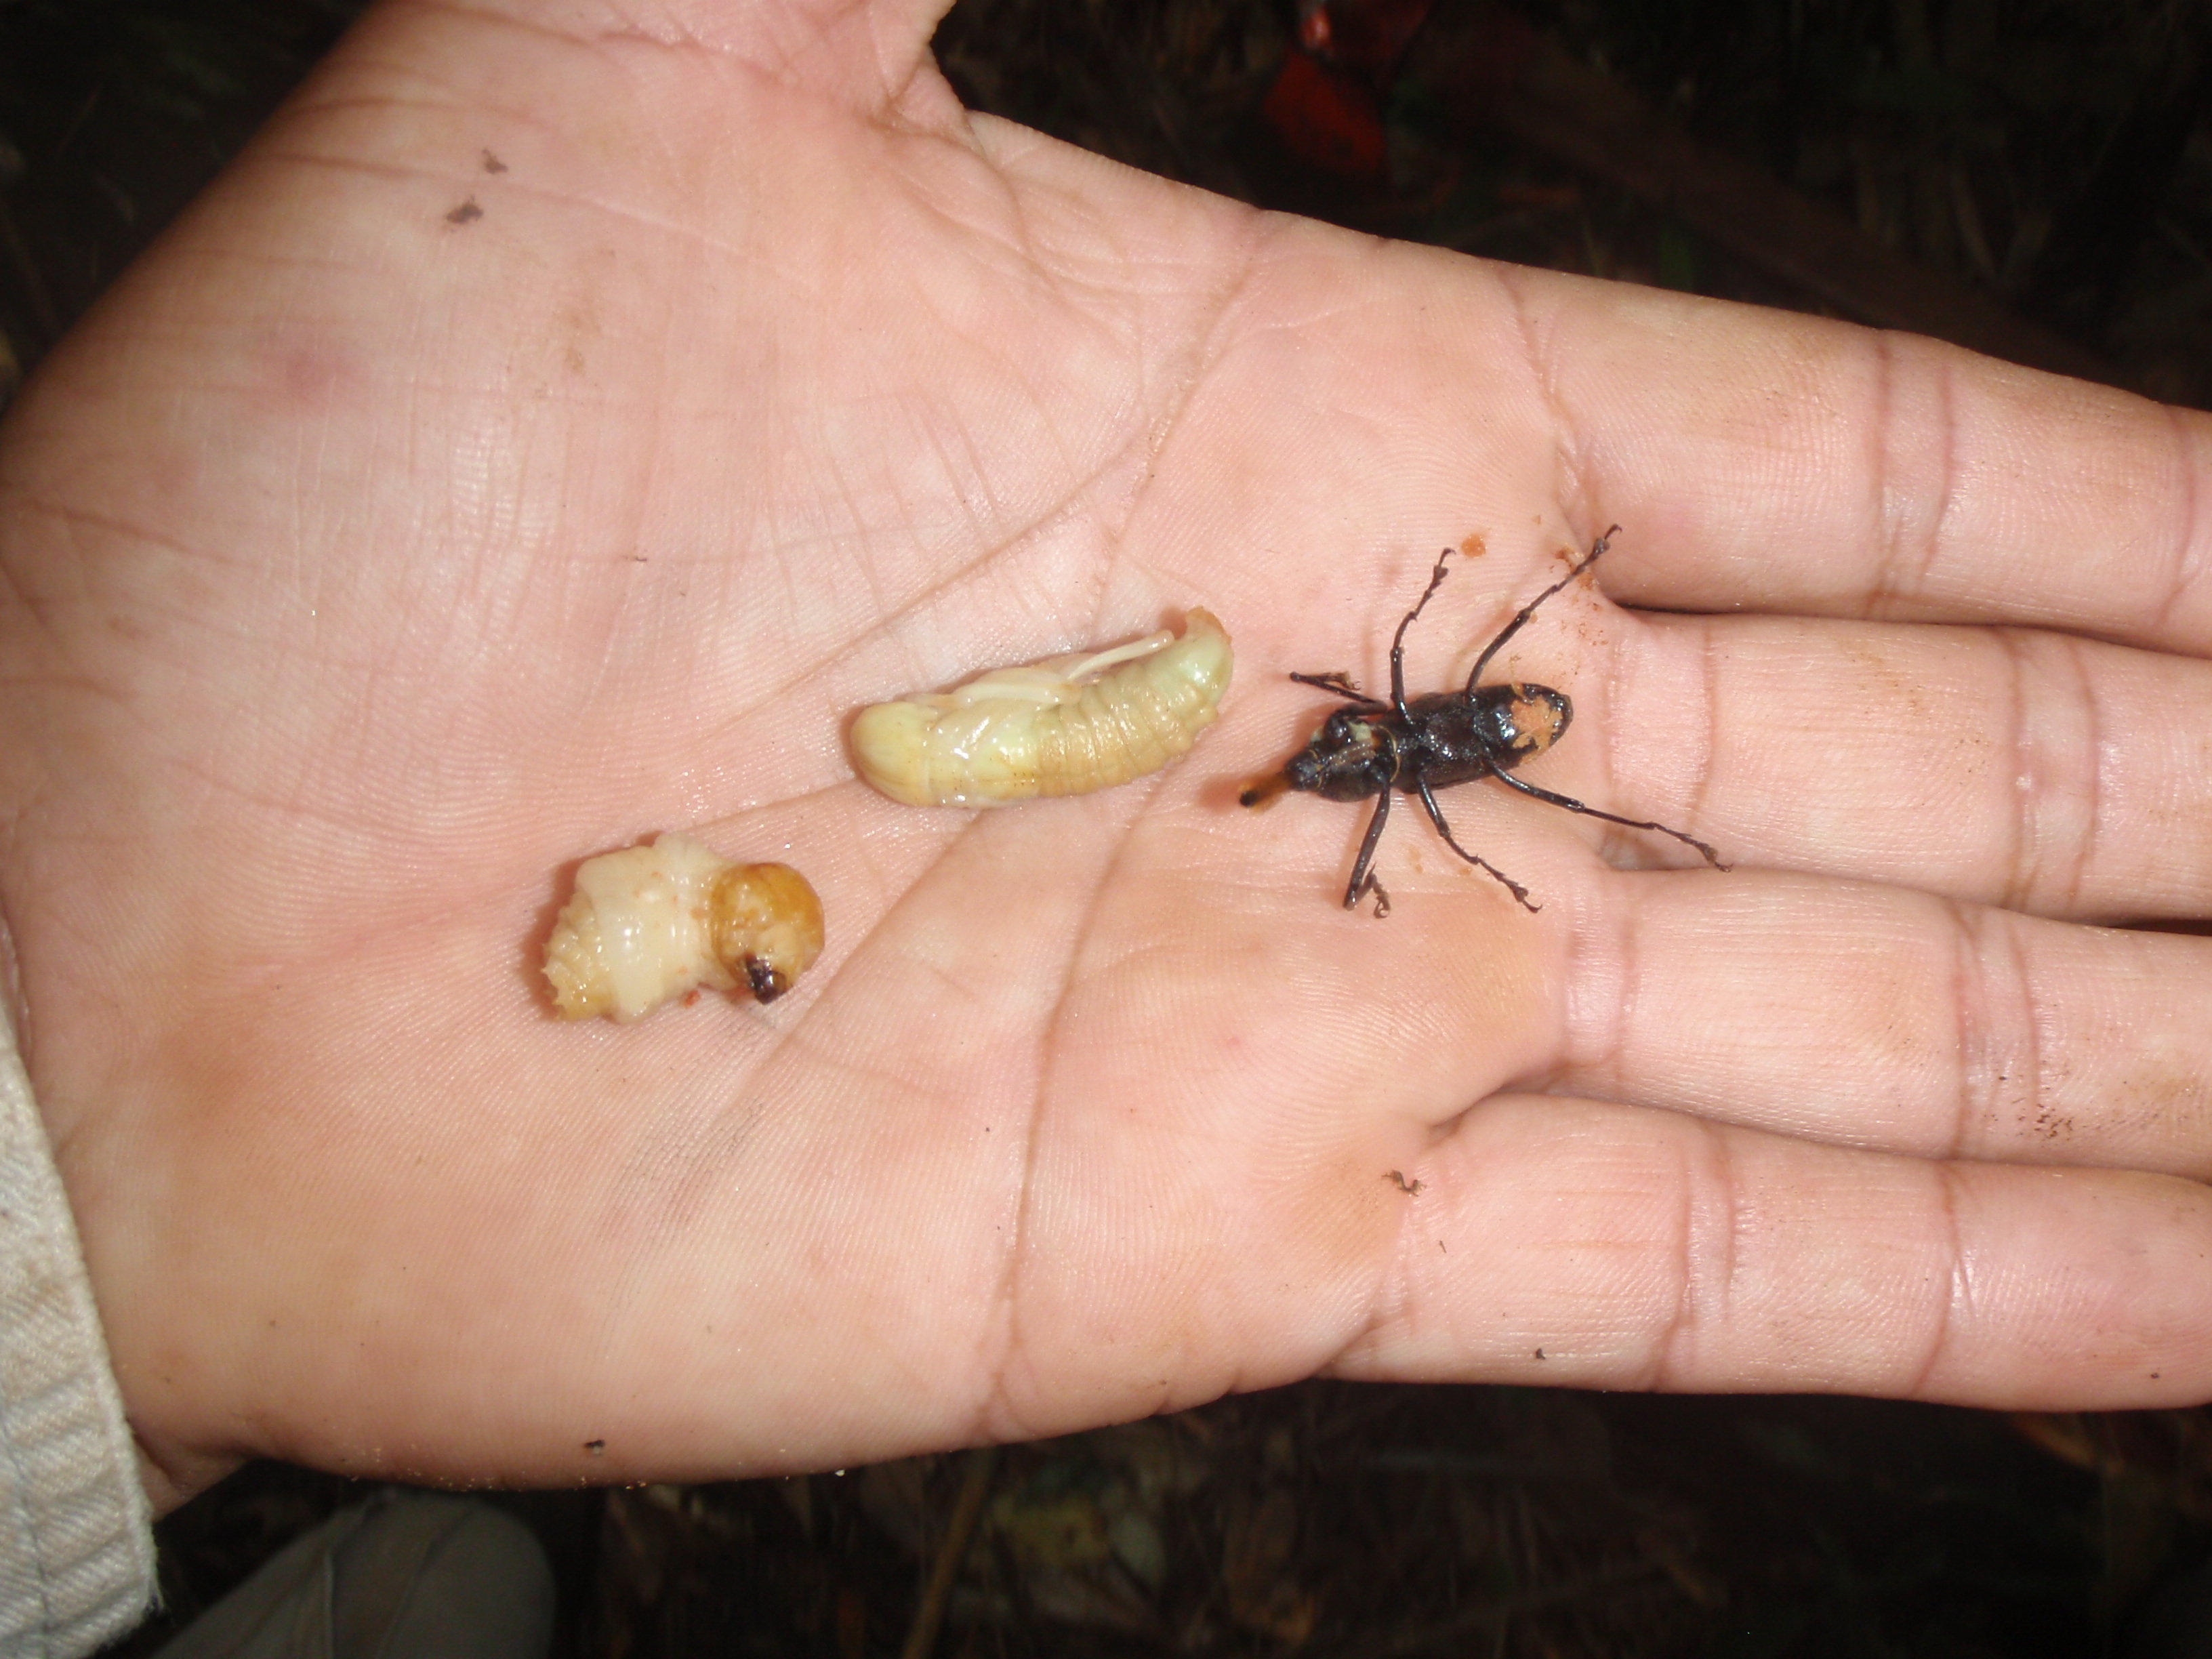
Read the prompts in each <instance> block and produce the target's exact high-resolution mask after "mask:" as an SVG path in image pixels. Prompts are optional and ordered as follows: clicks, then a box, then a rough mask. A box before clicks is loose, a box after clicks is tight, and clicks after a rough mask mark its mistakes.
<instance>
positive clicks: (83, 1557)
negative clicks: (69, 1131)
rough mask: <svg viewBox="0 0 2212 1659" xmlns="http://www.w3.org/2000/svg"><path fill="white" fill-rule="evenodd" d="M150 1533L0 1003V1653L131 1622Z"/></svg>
mask: <svg viewBox="0 0 2212 1659" xmlns="http://www.w3.org/2000/svg"><path fill="white" fill-rule="evenodd" d="M154 1583H155V1581H154V1534H153V1531H152V1528H151V1526H150V1524H149V1514H148V1510H147V1503H146V1492H145V1488H144V1487H143V1486H142V1485H141V1484H140V1482H139V1479H138V1460H137V1452H136V1449H135V1447H134V1446H133V1444H132V1442H131V1425H129V1423H128V1422H126V1421H125V1419H124V1415H123V1396H122V1394H121V1393H120V1391H118V1389H117V1388H116V1386H115V1376H114V1372H113V1371H112V1370H111V1369H110V1367H109V1364H108V1358H107V1342H106V1338H105V1337H104V1336H103V1335H102V1334H101V1332H100V1313H99V1310H98V1309H96V1308H95V1307H94V1305H93V1300H92V1281H91V1279H89V1277H88V1275H87V1274H86V1273H85V1267H84V1257H83V1255H82V1252H81V1251H80V1250H79V1249H78V1247H77V1238H76V1223H75V1221H74V1220H73V1219H72V1218H71V1217H70V1208H69V1198H68V1195H67V1194H65V1193H64V1191H63V1189H62V1182H61V1176H59V1175H58V1173H56V1171H55V1169H54V1159H53V1153H52V1149H51V1148H50V1147H49V1146H48V1144H47V1141H46V1124H45V1122H44V1121H42V1120H41V1119H40V1116H39V1109H38V1106H37V1104H36V1103H34V1102H33V1100H32V1099H31V1085H30V1079H28V1078H27V1076H25V1074H24V1072H23V1062H22V1058H21V1054H19V1053H18V1052H17V1048H16V1044H15V1031H14V1030H13V1028H12V1027H11V1026H10V1025H9V1022H8V1018H7V1016H6V1013H5V1012H4V1011H0V1659H17V1656H23V1659H76V1656H78V1655H81V1654H86V1653H89V1652H91V1651H92V1650H94V1648H96V1647H98V1646H100V1644H102V1643H104V1642H110V1641H112V1640H114V1638H117V1637H118V1636H120V1635H122V1634H123V1633H124V1632H125V1631H128V1630H130V1629H131V1627H132V1626H134V1625H136V1624H137V1623H138V1622H139V1620H142V1619H143V1618H144V1617H145V1615H146V1613H148V1612H149V1609H150V1608H151V1607H152V1605H153V1601H154Z"/></svg>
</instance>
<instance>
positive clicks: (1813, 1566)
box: [0, 0, 2212, 1659]
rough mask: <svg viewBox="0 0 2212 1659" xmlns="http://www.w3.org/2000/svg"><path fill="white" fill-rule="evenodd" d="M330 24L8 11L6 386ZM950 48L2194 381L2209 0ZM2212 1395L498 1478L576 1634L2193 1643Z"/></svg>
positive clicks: (1276, 183) (1365, 186) (1344, 1657)
mask: <svg viewBox="0 0 2212 1659" xmlns="http://www.w3.org/2000/svg"><path fill="white" fill-rule="evenodd" d="M358 9H359V7H358V5H357V3H356V0H167V3H155V0H0V396H4V395H5V394H6V393H7V392H10V391H12V389H13V386H15V383H16V381H17V380H18V378H19V377H20V374H21V373H23V372H25V371H26V370H27V368H30V367H31V366H32V365H33V364H35V362H36V361H37V359H38V358H39V357H40V355H41V354H42V353H43V352H44V351H45V350H46V349H47V348H48V347H49V346H50V345H51V344H52V342H53V341H54V340H55V339H56V338H57V337H59V335H60V334H61V333H62V331H64V330H65V329H66V328H67V327H68V326H69V324H70V320H71V319H73V318H75V317H76V315H77V314H78V313H80V312H82V310H83V308H84V307H86V306H87V305H88V304H89V303H90V302H91V301H92V300H93V299H94V297H95V296H96V295H98V294H99V293H100V289H102V288H103V287H104V286H105V285H106V283H107V282H108V281H109V280H110V279H111V278H112V276H114V275H115V273H116V272H117V271H118V270H120V269H121V267H122V266H123V265H124V264H125V263H126V262H127V261H128V260H129V259H130V258H131V257H132V256H133V254H134V253H135V252H137V250H138V249H139V248H141V247H142V246H144V244H145V243H146V241H147V240H149V238H150V237H151V236H152V235H153V234H154V233H155V232H156V231H157V230H158V229H159V228H161V225H162V224H163V223H164V222H167V220H168V218H169V217H170V216H172V215H173V214H174V213H175V212H176V211H177V210H178V209H179V208H180V207H181V206H182V205H183V204H185V201H187V200H188V199H189V198H190V197H191V195H192V194H193V192H194V191H197V189H198V188H199V187H200V185H203V184H204V182H205V181H206V180H207V179H209V178H210V177H211V176H212V175H213V173H215V172H216V169H217V168H218V167H221V165H222V162H223V161H224V160H225V159H226V158H227V157H228V155H230V154H232V152H233V151H234V149H236V148H237V147H238V145H239V144H240V143H241V142H242V141H243V140H244V139H245V138H246V136H247V135H248V134H249V133H251V131H252V130H253V129H254V127H255V126H257V125H258V124H259V122H260V121H261V120H262V118H264V116H265V114H266V113H267V112H268V111H269V109H270V107H271V106H273V105H274V104H275V102H276V100H279V99H280V98H281V97H282V96H283V94H284V93H285V92H286V91H287V90H288V89H289V88H290V87H291V86H292V85H293V84H294V83H295V82H296V81H297V79H298V78H299V76H301V74H302V73H303V72H304V71H305V70H306V68H307V66H308V64H311V63H312V62H313V60H314V58H316V57H317V56H319V54H320V53H321V52H323V51H325V49H326V48H327V47H328V46H329V45H330V44H331V41H332V40H335V39H336V37H337V33H338V32H339V31H340V30H341V29H342V28H343V27H344V25H345V23H346V22H347V21H349V19H350V17H351V16H352V15H354V13H355V12H356V11H357V10H358ZM937 46H938V51H939V56H940V58H941V61H942V62H943V63H944V65H945V69H946V70H947V72H948V73H949V74H950V75H951V77H952V79H953V81H954V82H955V83H956V84H957V86H958V87H959V88H960V90H961V92H962V94H963V95H964V96H965V97H966V98H967V100H969V103H970V104H971V105H974V106H977V107H980V108H984V109H988V110H992V111H994V112H998V113H1000V114H1004V115H1006V116H1009V117H1012V118H1014V119H1017V120H1020V121H1023V122H1025V123H1028V124H1030V125H1035V126H1037V127H1040V128H1042V129H1043V130H1044V131H1048V132H1051V133H1054V134H1056V135H1058V136H1060V137H1065V138H1067V139H1070V140H1072V141H1073V142H1074V143H1079V144H1082V145H1085V146H1086V147H1088V148H1090V149H1096V150H1099V151H1101V152H1103V153H1104V154H1106V155H1113V156H1115V157H1118V158H1120V159H1122V160H1124V161H1129V162H1131V163H1133V164H1134V165H1136V166H1139V167H1146V168H1148V169H1150V170H1152V171H1155V172H1158V173H1164V174H1167V175H1169V176H1170V177H1174V178H1178V179H1187V180H1189V181H1191V182H1194V183H1196V184H1199V185H1204V186H1206V187H1207V188H1209V189H1212V190H1217V191H1224V192H1226V193H1229V194H1231V195H1235V196H1238V197H1243V198H1245V199H1247V200H1250V201H1254V202H1257V203H1260V204H1264V205H1267V206H1271V207H1280V208H1285V209H1289V210H1296V211H1298V212H1304V213H1310V214H1315V215H1317V216H1322V217H1324V218H1328V219H1332V220H1334V221H1337V222H1341V223H1344V224H1347V225H1352V226H1355V227H1358V228H1364V229H1368V230H1372V231H1376V232H1379V233H1383V234H1389V235H1394V236H1401V237H1407V238H1413V239H1418V240H1426V241H1431V242H1435V243H1437V244H1440V245H1442V246H1449V247H1454V248H1459V249H1462V250H1464V251H1467V252H1473V253H1479V254H1482V255H1485V256H1487V257H1490V258H1501V259H1510V260H1516V261H1520V262H1522V263H1528V264H1541V265H1547V266H1552V267H1554V268H1557V269H1560V270H1578V271H1586V272H1595V273H1596V274H1599V275H1601V276H1610V277H1617V278H1620V279H1622V280H1626V281H1631V282H1639V283H1656V284H1660V285H1663V286H1666V287H1670V288H1676V289H1686V290H1691V291H1695V292H1698V293H1703V294H1709V295H1720V296H1723V297H1727V298H1731V299H1741V300H1747V301H1755V302H1757V303H1760V304H1765V305H1775V306H1784V307H1795V308H1798V309H1802V310H1808V311H1817V312H1821V313H1827V314H1832V315H1838V316H1843V317H1848V318H1852V319H1859V320H1864V321H1869V322H1875V323H1881V324H1884V325H1891V326H1897V327H1903V328H1910V329H1915V330H1917V331H1923V332H1927V333H1931V334H1936V335H1939V336H1942V337H1947V338H1951V339H1954V340H1958V341H1960V342H1962V343H1967V344H1971V345H1973V346H1975V347H1976V348H1978V349H1983V350H1987V351H1990V352H1993V353H1995V354H1997V355H2000V356H2009V357H2013V358H2015V359H2016V360H2018V361H2021V362H2031V363H2036V364H2039V365H2043V366H2046V367H2051V368H2060V369H2063V370H2064V371H2066V372H2069V373H2073V374H2081V375H2085V376H2087V377H2090V378H2093V379H2099V380H2107V381H2110V382H2112V384H2115V385H2120V386H2130V387H2133V388H2136V389H2137V390H2141V391H2143V392H2148V393H2150V394H2151V395H2154V396H2156V397H2160V398H2166V399H2168V400H2171V401H2175V402H2180V403H2186V404H2195V405H2198V406H2203V405H2204V404H2206V400H2207V398H2208V397H2212V129H2208V125H2207V120H2206V114H2207V105H2208V101H2212V52H2208V46H2212V20H2208V17H2207V15H2206V10H2205V8H2204V7H2203V5H2200V4H2197V3H2182V0H1512V3H1510V5H1509V4H1507V3H1504V0H1331V3H1329V4H1328V5H1326V6H1322V5H1317V4H1315V3H1312V0H1121V3H1106V0H962V3H961V4H960V5H959V6H958V7H957V9H956V10H955V11H954V12H953V13H952V14H951V16H950V17H949V18H948V19H947V20H946V21H945V25H944V27H942V29H941V30H940V31H939V36H938V42H937ZM2208 1421H2212V1419H2207V1418H2206V1417H2205V1416H2204V1415H2203V1414H2202V1413H2195V1412H2160V1413H2132V1414H2125V1415H2117V1414H2116V1415H2106V1416H2093V1417H2051V1416H2014V1417H2007V1416H2002V1415H1998V1414H1993V1413H1976V1412H1967V1411H1956V1410H1948V1409H1942V1408H1936V1407H1912V1406H1904V1405H1898V1404H1894V1403H1887V1402H1870V1401H1850V1400H1826V1399H1734V1400H1715V1399H1682V1398H1649V1397H1637V1396H1618V1395H1583V1394H1571V1393H1565V1392H1557V1391H1545V1390H1540V1389H1509V1388H1410V1387H1409V1388H1395V1387H1364V1386H1352V1385H1346V1384H1340V1383H1310V1384H1306V1385H1304V1386H1301V1387H1298V1388H1293V1389H1283V1390H1279V1391H1278V1392H1275V1393H1273V1394H1267V1395H1252V1396H1246V1397H1242V1398H1237V1399H1231V1400H1225V1401H1218V1402H1216V1403H1215V1404H1213V1405H1211V1406H1207V1407H1201V1408H1200V1409H1198V1410H1194V1411H1191V1412H1187V1413H1182V1414H1181V1415H1179V1416H1176V1417H1173V1418H1166V1419H1157V1420H1155V1421H1152V1422H1148V1423H1142V1424H1135V1425H1127V1426H1125V1427H1122V1428H1117V1429H1109V1430H1104V1431H1099V1432H1097V1433H1093V1434H1088V1435H1080V1436H1076V1437H1071V1438H1068V1439H1065V1440H1060V1441H1054V1442H1049V1443H1042V1444H1038V1445H1033V1446H1026V1447H1018V1448H1007V1449H1002V1450H1000V1451H997V1452H980V1453H969V1454H963V1455H954V1456H946V1457H929V1458H918V1459H914V1460H910V1461H908V1462H901V1463H895V1464H888V1465H884V1466H880V1467H878V1468H872V1469H865V1470H852V1471H848V1472H845V1473H843V1474H821V1475H815V1476H811V1477H805V1478H799V1479H792V1480H764V1481H750V1482H733V1483H729V1484H723V1485H714V1486H647V1487H643V1488H638V1489H633V1490H623V1491H616V1492H606V1493H598V1492H588V1493H557V1494H536V1495H528V1494H526V1495H521V1496H518V1497H512V1498H499V1499H497V1500H495V1501H498V1502H501V1504H505V1505H507V1506H508V1507H511V1508H512V1509H513V1510H515V1511H516V1512H518V1513H520V1514H522V1515H523V1516H525V1517H526V1518H527V1519H529V1520H530V1521H531V1522H532V1524H533V1525H535V1526H536V1527H537V1528H538V1529H539V1531H540V1534H541V1535H542V1536H543V1537H544V1539H545V1541H546V1542H547V1544H548V1547H550V1549H551V1551H552V1552H553V1554H554V1557H555V1559H556V1563H557V1564H558V1565H559V1568H560V1570H561V1575H562V1582H563V1585H564V1595H565V1596H566V1598H567V1605H566V1606H565V1608H564V1613H563V1619H562V1635H561V1644H562V1651H563V1652H564V1653H568V1654H600V1653H605V1654H611V1655H618V1656H641V1659H642V1656H662V1655H667V1656H678V1655H691V1654H695V1653H707V1652H728V1653H738V1654H759V1655H763V1656H767V1655H777V1656H785V1655H789V1656H813V1655H822V1656H836V1659H866V1656H870V1655H877V1654H884V1655H889V1654H892V1653H900V1654H902V1655H906V1656H913V1659H921V1656H922V1655H925V1654H927V1653H930V1652H939V1653H943V1654H946V1655H961V1656H965V1655H994V1656H995V1655H1030V1654H1044V1653H1050V1654H1068V1655H1077V1656H1084V1655H1094V1654H1096V1655H1123V1654H1127V1655H1137V1654H1152V1653H1158V1652H1162V1651H1173V1652H1177V1653H1185V1654H1191V1655H1217V1654H1218V1655H1262V1656H1273V1655H1283V1656H1288V1655H1293V1654H1295V1655H1300V1656H1304V1655H1314V1656H1329V1659H1340V1656H1341V1659H1353V1656H1358V1659H1386V1656H1408V1659H1411V1656H1422V1655H1431V1654H1434V1655H1443V1654H1462V1653H1474V1654H1486V1655H1498V1656H1509V1655H1510V1656H1583V1655H1607V1656H1610V1655H1622V1656H1643V1655H1654V1656H1657V1655H1714V1656H1728V1659H1754V1656H1781V1655H1805V1656H1831V1655H1832V1656H1922V1655H1928V1656H1936V1655H1942V1656H1954V1655H1957V1656H1978V1655H2044V1654H2049V1655H2069V1656H2071V1655H2089V1654H2100V1653H2109V1654H2120V1653H2126V1654H2138V1653H2141V1654H2148V1653H2151V1652H2161V1653H2163V1652H2172V1653H2180V1652H2192V1653H2203V1652H2207V1651H2212V1650H2208V1649H2207V1648H2206V1647H2203V1646H2198V1647H2194V1648H2188V1647H2172V1648H2155V1647H2152V1646H2148V1645H2144V1644H2148V1643H2150V1642H2152V1641H2153V1640H2154V1638H2155V1636H2156V1633H2157V1632H2156V1630H2155V1629H2154V1626H2155V1625H2156V1624H2157V1622H2158V1620H2160V1619H2161V1618H2162V1617H2163V1616H2164V1614H2163V1613H2161V1612H2160V1610H2159V1608H2158V1607H2156V1606H2155V1605H2154V1603H2155V1602H2156V1599H2157V1598H2158V1597H2159V1596H2160V1595H2161V1594H2163V1595H2167V1596H2169V1597H2171V1596H2174V1595H2181V1594H2184V1593H2185V1591H2186V1590H2187V1589H2188V1588H2189V1582H2188V1578H2187V1575H2188V1574H2189V1572H2190V1571H2191V1570H2192V1569H2195V1568H2198V1567H2202V1566H2203V1565H2204V1564H2205V1562H2206V1561H2207V1559H2208V1558H2212V1525H2209V1524H2208V1522H2212V1431H2208ZM360 1491H361V1489H360V1488H358V1487H356V1486H354V1485H353V1484H351V1483H349V1482H346V1481H343V1480H337V1479H335V1478H331V1477H327V1476H322V1475H316V1474H308V1473H306V1472H304V1471H300V1470H295V1469H289V1468H282V1467H279V1466H275V1465H263V1466H257V1467H256V1468H252V1469H249V1470H247V1471H246V1472H245V1473H244V1474H240V1476H238V1477H236V1478H235V1479H234V1480H231V1481H229V1482H228V1483H226V1484H225V1485H224V1486H222V1487H220V1488H218V1489H216V1491H214V1492H210V1493H209V1494H208V1495H206V1496H205V1497H204V1498H201V1499H199V1500H198V1501H197V1502H196V1503H194V1504H190V1505H188V1506H187V1507H186V1508H185V1509H184V1510H180V1511H179V1513H178V1514H176V1515H175V1516H172V1517H170V1519H169V1520H168V1521H167V1522H165V1523H164V1524H163V1526H162V1527H161V1543H162V1548H163V1558H162V1574H163V1583H164V1586H165V1589H166V1591H167V1599H168V1603H169V1607H170V1609H171V1611H170V1613H168V1614H167V1616H166V1617H165V1619H164V1620H161V1621H157V1623H156V1624H155V1625H154V1626H150V1627H149V1629H148V1630H147V1631H145V1632H142V1633H141V1635H140V1636H139V1637H138V1638H134V1639H133V1641H131V1643H129V1644H126V1645H125V1650H124V1651H125V1652H127V1653H130V1654H132V1655H137V1654H143V1653H147V1652H150V1651H151V1650H152V1649H153V1648H154V1646H155V1645H156V1644H157V1643H158V1640H159V1639H160V1638H161V1637H162V1636H163V1635H165V1634H167V1632H170V1631H173V1629H175V1628H176V1627H177V1626H179V1624H181V1623H182V1622H183V1621H185V1620H188V1619H189V1618H190V1617H191V1614H192V1613H194V1612H196V1611H197V1610H198V1609H199V1608H201V1607H205V1606H206V1605H208V1604H209V1603H210V1601H213V1600H214V1599H216V1597H218V1596H219V1595H221V1594H222V1592H223V1590H224V1589H226V1588H228V1585H230V1584H231V1583H234V1582H235V1581H236V1580H237V1579H238V1578H239V1577H241V1576H242V1575H243V1574H245V1573H246V1572H247V1571H250V1570H251V1569H252V1566H253V1565H255V1564H257V1563H258V1561H260V1560H261V1559H264V1558H265V1557H266V1556H268V1555H269V1554H270V1553H273V1552H274V1551H275V1550H276V1548H277V1547H279V1546H280V1545H282V1544H283V1542H284V1541H286V1540H288V1539H289V1538H290V1537H292V1536H294V1535H295V1534H297V1533H298V1532H300V1531H301V1530H302V1529H303V1528H306V1527H307V1526H308V1525H310V1524H312V1523H313V1521H314V1520H316V1519H317V1518H319V1516H322V1515H324V1514H326V1513H327V1512H329V1510H331V1508H333V1507H334V1506H336V1505H337V1504H343V1503H346V1502H349V1501H351V1500H352V1499H354V1498H356V1497H358V1496H359V1495H360ZM2146 1607H2150V1608H2151V1609H2152V1610H2151V1611H2150V1612H2148V1613H2146V1611H2145V1609H2146Z"/></svg>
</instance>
